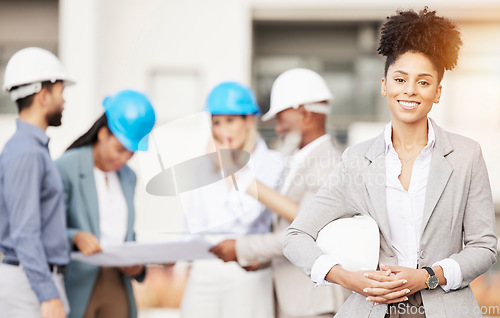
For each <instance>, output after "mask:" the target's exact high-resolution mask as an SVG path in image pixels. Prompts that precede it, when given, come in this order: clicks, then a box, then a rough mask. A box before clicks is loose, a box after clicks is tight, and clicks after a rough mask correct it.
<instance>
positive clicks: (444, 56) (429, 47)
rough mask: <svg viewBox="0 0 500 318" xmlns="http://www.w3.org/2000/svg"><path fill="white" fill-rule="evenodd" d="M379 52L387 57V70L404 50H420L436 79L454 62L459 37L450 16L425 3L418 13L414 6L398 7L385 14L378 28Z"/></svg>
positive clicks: (451, 67)
mask: <svg viewBox="0 0 500 318" xmlns="http://www.w3.org/2000/svg"><path fill="white" fill-rule="evenodd" d="M380 33H381V37H380V43H379V47H378V49H377V51H378V53H379V54H381V55H383V56H385V57H387V59H386V62H385V73H384V74H385V76H387V70H388V69H389V67H390V66H391V65H392V64H393V63H394V62H395V61H396V60H397V59H398V57H399V56H401V55H403V54H404V53H407V52H415V53H422V54H424V55H425V56H427V57H428V58H429V59H430V61H431V62H432V64H433V65H434V67H435V68H436V70H437V72H438V77H439V81H441V79H442V78H443V75H444V71H445V70H451V69H453V68H454V67H455V66H456V65H457V60H458V53H459V51H460V46H461V45H462V40H461V39H460V31H459V30H458V28H457V26H456V25H455V24H454V23H453V22H452V21H451V20H449V19H446V18H443V17H440V16H437V15H436V11H429V10H428V8H427V7H425V8H424V9H423V10H422V11H420V12H419V13H416V12H415V11H414V10H407V11H398V12H397V14H396V15H393V16H391V17H387V21H386V22H385V23H384V24H383V25H382V28H381V30H380Z"/></svg>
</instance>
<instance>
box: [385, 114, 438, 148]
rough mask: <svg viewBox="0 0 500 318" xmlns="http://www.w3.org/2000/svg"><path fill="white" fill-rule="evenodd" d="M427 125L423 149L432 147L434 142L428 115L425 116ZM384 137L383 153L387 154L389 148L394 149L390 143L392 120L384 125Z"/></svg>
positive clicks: (434, 136) (434, 135)
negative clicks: (425, 142)
mask: <svg viewBox="0 0 500 318" xmlns="http://www.w3.org/2000/svg"><path fill="white" fill-rule="evenodd" d="M427 127H428V131H427V145H425V147H424V149H426V148H432V147H434V143H435V142H436V134H435V133H434V127H432V122H431V119H430V118H429V117H427ZM384 139H385V154H387V153H388V152H389V150H390V149H391V148H392V149H394V147H393V145H392V122H389V123H388V124H387V125H386V126H385V130H384Z"/></svg>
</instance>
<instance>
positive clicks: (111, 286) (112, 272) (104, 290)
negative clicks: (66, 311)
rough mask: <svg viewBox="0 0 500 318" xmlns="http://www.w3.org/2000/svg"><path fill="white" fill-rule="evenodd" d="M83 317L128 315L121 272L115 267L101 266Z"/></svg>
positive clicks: (115, 317)
mask: <svg viewBox="0 0 500 318" xmlns="http://www.w3.org/2000/svg"><path fill="white" fill-rule="evenodd" d="M83 317H84V318H100V317H102V318H107V317H113V318H122V317H123V318H127V317H128V300H127V292H126V291H125V285H124V283H123V274H121V273H120V271H119V270H118V269H117V268H114V267H101V270H100V271H99V275H98V276H97V279H96V282H95V284H94V289H93V290H92V295H90V299H89V303H88V305H87V310H86V311H85V315H84V316H83Z"/></svg>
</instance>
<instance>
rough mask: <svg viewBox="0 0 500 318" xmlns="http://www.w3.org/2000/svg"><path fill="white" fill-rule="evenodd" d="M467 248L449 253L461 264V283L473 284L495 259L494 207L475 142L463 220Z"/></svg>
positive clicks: (480, 153) (483, 163)
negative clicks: (452, 253)
mask: <svg viewBox="0 0 500 318" xmlns="http://www.w3.org/2000/svg"><path fill="white" fill-rule="evenodd" d="M463 234H464V242H463V243H464V249H463V250H462V251H461V252H460V253H457V254H454V255H452V256H450V258H452V259H454V260H455V261H457V262H458V264H459V265H460V269H461V271H462V283H461V285H460V288H464V287H466V286H468V285H469V284H470V282H471V281H473V280H474V279H475V278H477V277H478V276H480V275H482V274H484V273H485V272H487V271H488V270H489V269H490V267H491V266H492V265H493V264H494V263H495V262H496V254H497V237H496V234H495V209H494V206H493V199H492V195H491V188H490V183H489V178H488V172H487V170H486V164H485V162H484V159H483V155H482V152H481V148H480V146H479V144H476V149H475V155H474V159H473V163H472V171H471V179H470V185H469V193H468V196H467V203H466V205H465V213H464V220H463Z"/></svg>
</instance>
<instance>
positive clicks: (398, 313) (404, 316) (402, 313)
mask: <svg viewBox="0 0 500 318" xmlns="http://www.w3.org/2000/svg"><path fill="white" fill-rule="evenodd" d="M387 311H388V312H387V314H386V315H385V318H425V309H424V305H423V303H422V295H420V292H417V293H415V294H412V295H410V296H408V300H407V301H403V302H401V303H397V304H392V305H389V306H387Z"/></svg>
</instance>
